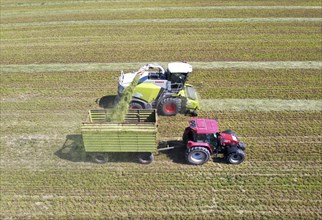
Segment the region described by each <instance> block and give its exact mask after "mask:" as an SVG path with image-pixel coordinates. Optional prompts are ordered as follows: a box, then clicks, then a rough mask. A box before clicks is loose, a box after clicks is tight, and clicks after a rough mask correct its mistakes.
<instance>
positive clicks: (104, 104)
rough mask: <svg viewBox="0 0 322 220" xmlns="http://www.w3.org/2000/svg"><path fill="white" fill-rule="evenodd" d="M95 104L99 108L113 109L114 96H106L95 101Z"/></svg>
mask: <svg viewBox="0 0 322 220" xmlns="http://www.w3.org/2000/svg"><path fill="white" fill-rule="evenodd" d="M96 103H97V104H98V106H99V107H101V108H113V107H114V106H115V103H116V95H107V96H103V97H101V98H98V99H97V100H96Z"/></svg>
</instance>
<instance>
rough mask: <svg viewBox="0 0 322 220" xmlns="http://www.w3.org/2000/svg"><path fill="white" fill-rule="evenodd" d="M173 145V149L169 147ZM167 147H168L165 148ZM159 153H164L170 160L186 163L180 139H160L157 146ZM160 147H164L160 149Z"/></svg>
mask: <svg viewBox="0 0 322 220" xmlns="http://www.w3.org/2000/svg"><path fill="white" fill-rule="evenodd" d="M172 147H173V149H171V148H172ZM167 148H169V149H167ZM158 149H159V153H160V154H165V155H166V156H167V157H168V158H169V159H170V160H171V161H172V162H174V163H179V164H186V163H187V162H186V159H185V147H184V144H183V143H182V141H179V140H170V141H161V142H160V143H159V146H158ZM160 149H165V150H162V151H160Z"/></svg>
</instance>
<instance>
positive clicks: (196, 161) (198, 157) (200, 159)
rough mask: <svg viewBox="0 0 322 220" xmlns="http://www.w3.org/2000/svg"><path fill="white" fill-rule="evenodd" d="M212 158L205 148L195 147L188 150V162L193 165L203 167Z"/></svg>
mask: <svg viewBox="0 0 322 220" xmlns="http://www.w3.org/2000/svg"><path fill="white" fill-rule="evenodd" d="M209 158H210V152H209V150H208V149H206V148H204V147H193V148H191V149H187V152H186V160H187V162H188V163H190V164H193V165H202V164H204V163H206V162H207V161H208V160H209Z"/></svg>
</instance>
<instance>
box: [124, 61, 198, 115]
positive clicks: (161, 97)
mask: <svg viewBox="0 0 322 220" xmlns="http://www.w3.org/2000/svg"><path fill="white" fill-rule="evenodd" d="M190 73H192V66H191V65H190V64H188V63H183V62H174V63H169V64H168V68H167V69H166V70H165V69H164V68H163V67H162V66H161V65H158V64H147V65H145V66H143V67H141V68H140V69H139V70H138V71H137V72H132V73H126V74H124V73H123V72H122V73H121V76H120V79H119V85H118V95H119V96H120V95H121V94H122V93H123V91H124V89H125V88H126V87H127V86H129V85H130V84H131V82H132V81H133V79H134V78H135V76H136V75H140V79H139V82H138V84H137V86H136V87H135V89H134V92H133V96H132V101H131V103H130V108H132V109H151V108H156V109H157V110H158V113H159V114H160V115H165V116H174V115H176V114H177V113H181V114H189V115H193V116H195V115H197V110H199V109H200V104H199V101H198V97H197V94H196V91H195V89H194V87H193V86H192V85H190V84H187V83H186V81H187V79H188V75H189V74H190Z"/></svg>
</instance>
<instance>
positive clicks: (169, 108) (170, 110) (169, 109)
mask: <svg viewBox="0 0 322 220" xmlns="http://www.w3.org/2000/svg"><path fill="white" fill-rule="evenodd" d="M164 110H165V111H166V112H167V113H173V112H175V111H176V106H175V104H173V103H169V104H166V105H165V106H164Z"/></svg>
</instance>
